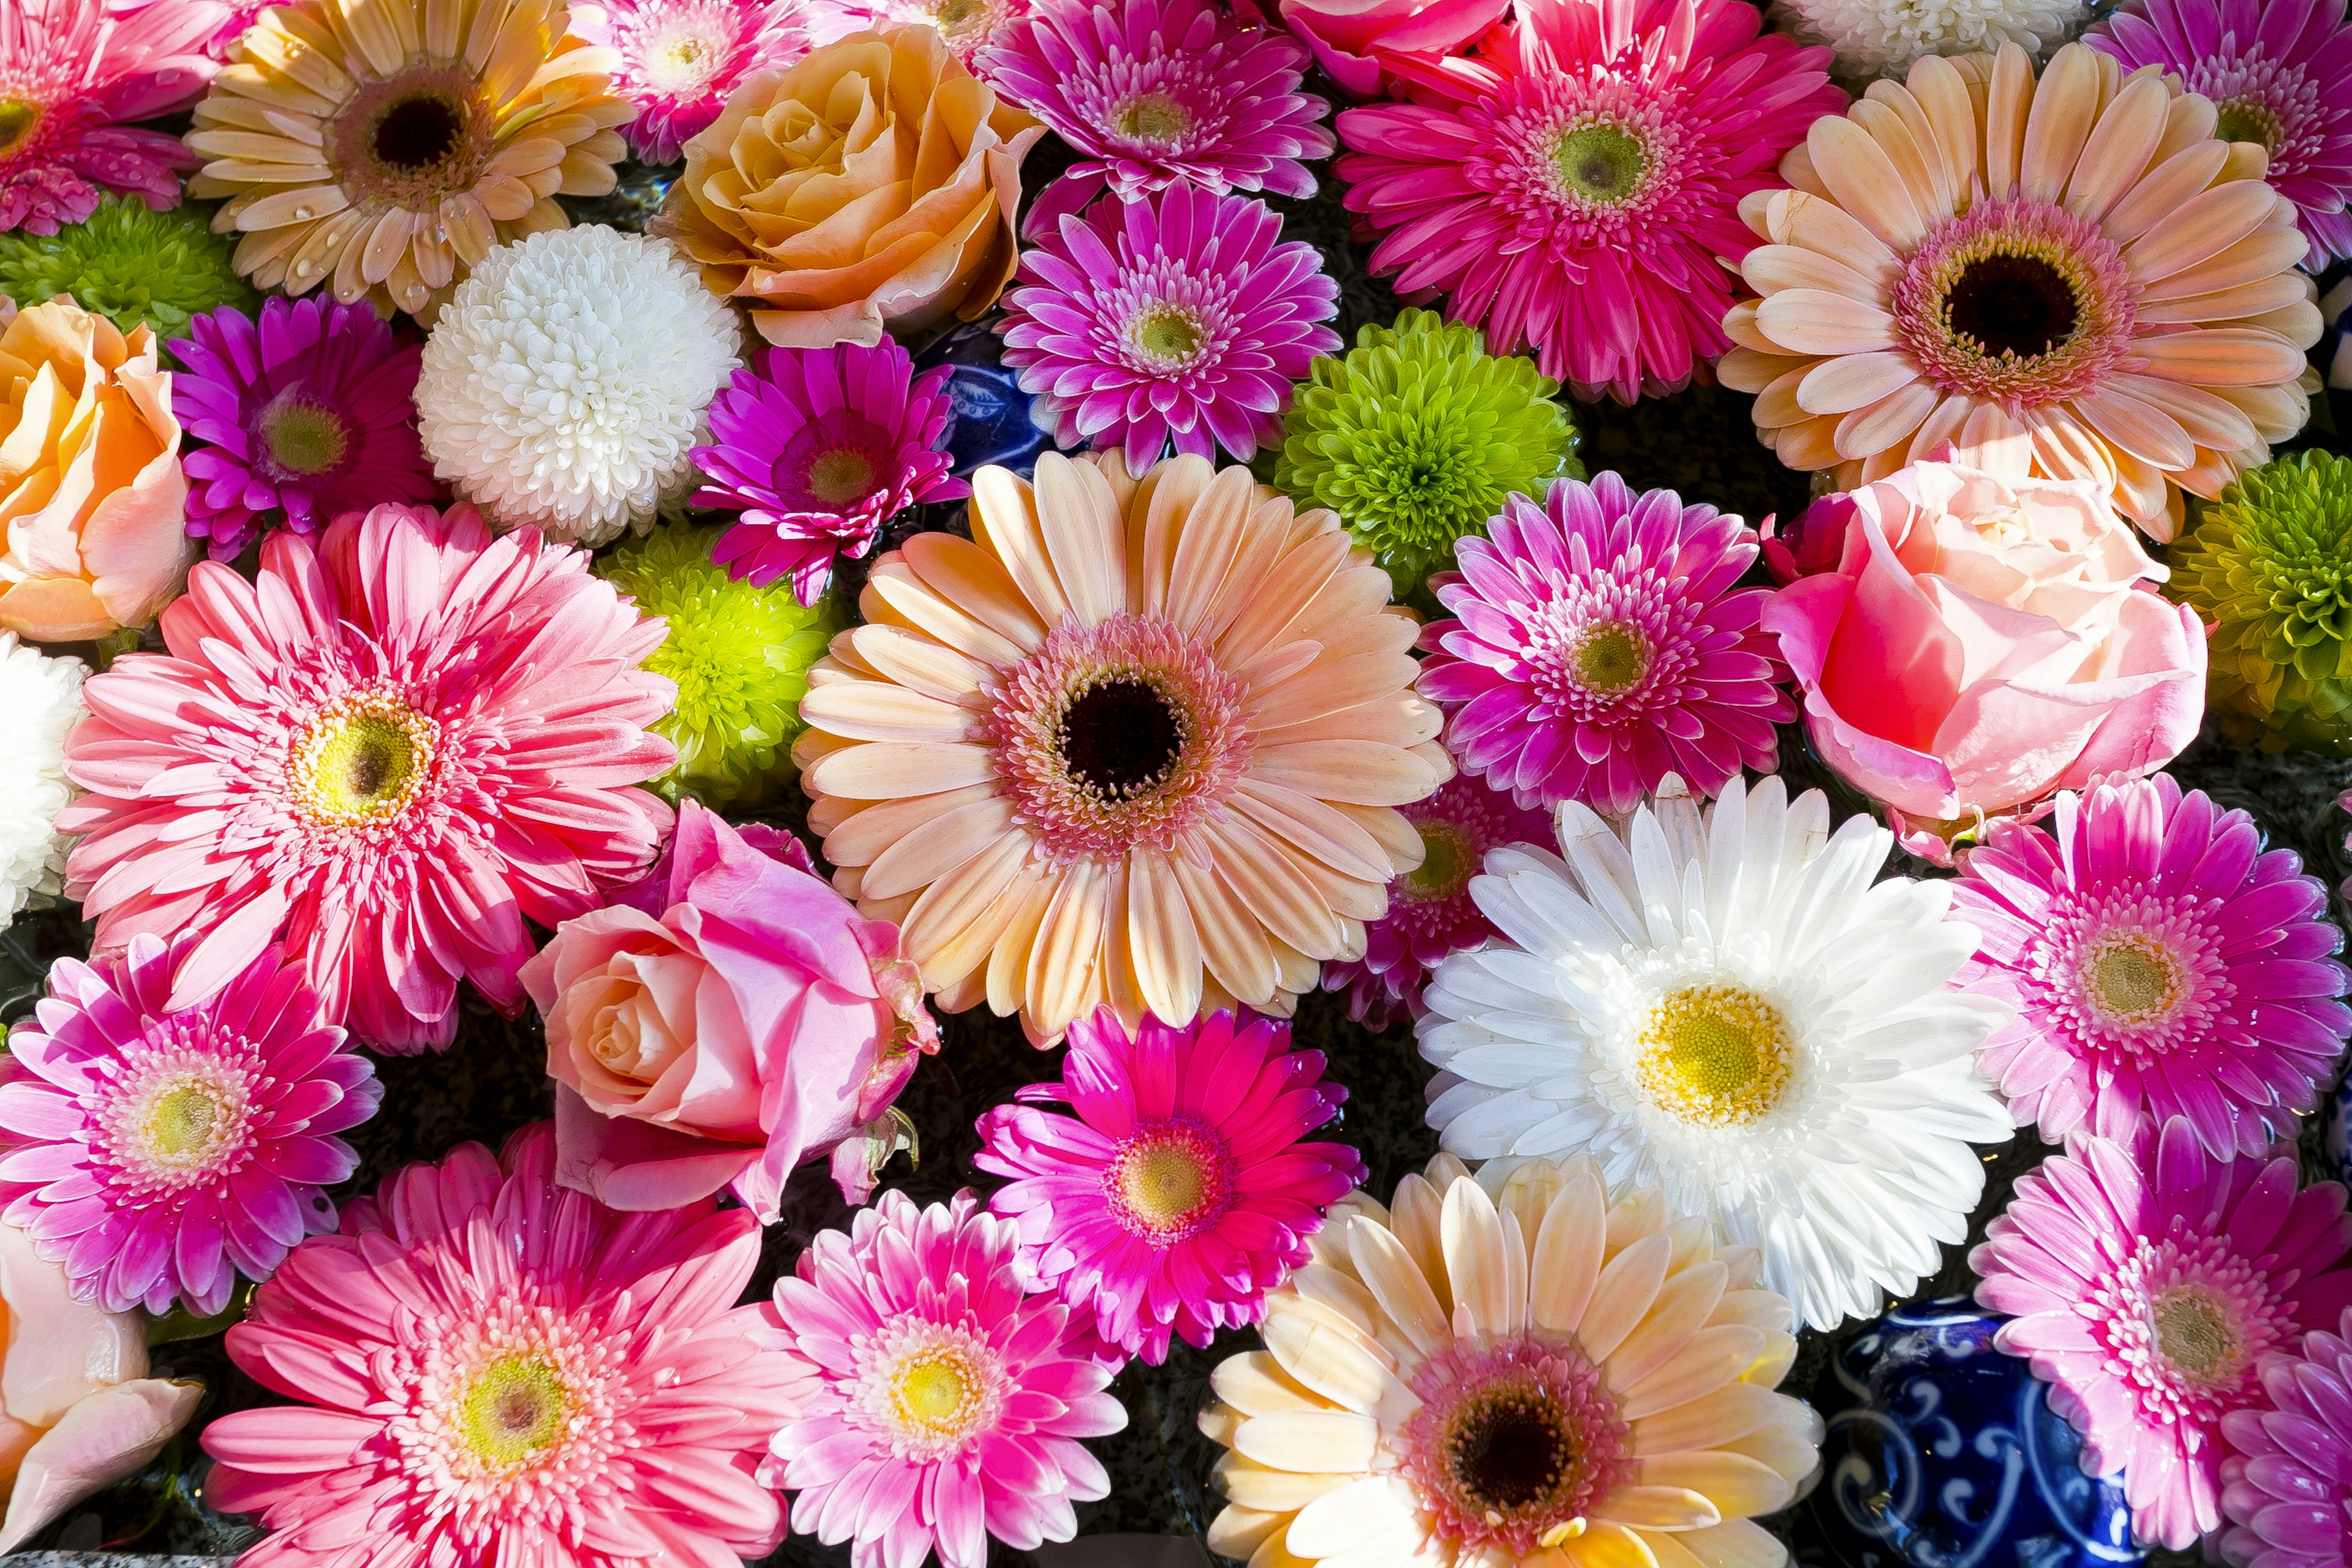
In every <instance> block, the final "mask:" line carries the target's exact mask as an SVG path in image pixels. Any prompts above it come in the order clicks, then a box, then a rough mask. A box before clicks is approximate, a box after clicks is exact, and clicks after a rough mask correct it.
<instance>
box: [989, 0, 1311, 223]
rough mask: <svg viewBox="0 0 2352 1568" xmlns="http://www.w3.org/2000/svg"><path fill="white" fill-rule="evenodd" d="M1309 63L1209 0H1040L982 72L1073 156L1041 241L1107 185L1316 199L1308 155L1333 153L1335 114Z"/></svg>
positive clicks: (1035, 218)
mask: <svg viewBox="0 0 2352 1568" xmlns="http://www.w3.org/2000/svg"><path fill="white" fill-rule="evenodd" d="M1309 64H1310V61H1309V59H1308V58H1307V50H1306V48H1305V47H1302V46H1301V45H1300V44H1299V43H1298V41H1297V39H1295V38H1292V37H1288V36H1287V35H1286V34H1283V33H1275V32H1268V31H1266V30H1265V29H1264V28H1261V27H1255V26H1249V25H1248V24H1247V23H1246V22H1244V20H1242V19H1241V18H1240V17H1238V16H1233V15H1230V14H1228V13H1227V12H1226V11H1225V10H1224V9H1223V7H1222V6H1220V5H1215V4H1214V3H1213V0H1118V4H1116V5H1112V4H1106V3H1101V0H1037V3H1036V4H1035V5H1034V6H1033V8H1032V9H1031V11H1030V13H1029V15H1027V16H1023V17H1021V18H1019V19H1018V20H1015V21H1013V22H1010V23H1008V24H1006V25H1005V26H1003V29H1002V30H1001V31H1000V32H999V33H998V34H997V37H996V41H995V42H994V43H992V45H990V46H989V47H987V48H985V49H982V51H980V55H979V65H978V68H979V70H980V72H981V74H982V76H984V77H986V78H988V79H990V80H991V81H993V82H994V83H995V84H996V86H997V89H998V90H999V91H1001V92H1003V94H1004V96H1005V97H1007V98H1009V99H1011V100H1013V102H1015V103H1017V104H1019V105H1021V107H1022V108H1024V109H1025V110H1028V111H1029V112H1030V113H1032V114H1034V115H1035V116H1036V117H1037V118H1038V119H1040V120H1042V121H1045V123H1046V124H1047V125H1049V126H1051V127H1053V129H1054V132H1055V134H1057V135H1058V136H1060V137H1061V138H1062V140H1063V141H1065V142H1068V143H1069V144H1070V145H1071V146H1072V147H1073V148H1075V149H1076V151H1077V153H1078V159H1079V161H1078V162H1077V163H1073V164H1072V165H1071V166H1070V169H1069V172H1068V173H1066V174H1064V175H1063V176H1062V177H1061V178H1060V179H1059V180H1057V181H1055V183H1054V184H1053V185H1052V186H1050V187H1049V188H1048V189H1047V190H1046V191H1045V194H1044V195H1042V196H1040V197H1039V198H1038V201H1037V204H1036V205H1035V206H1034V207H1033V208H1031V209H1030V214H1029V223H1028V233H1029V234H1031V235H1032V236H1035V235H1040V234H1047V233H1051V232H1052V231H1053V229H1054V228H1055V226H1056V225H1057V223H1058V222H1059V220H1060V219H1061V217H1062V216H1064V215H1065V214H1067V213H1075V212H1080V211H1083V210H1084V209H1085V208H1086V206H1087V204H1088V203H1089V202H1091V201H1092V200H1093V199H1094V197H1095V194H1096V193H1097V192H1098V191H1100V190H1102V189H1104V188H1105V187H1106V186H1108V188H1109V190H1110V193H1111V194H1112V195H1115V196H1117V197H1118V199H1119V200H1121V201H1123V202H1132V201H1137V200H1139V199H1140V198H1142V197H1143V196H1146V195H1151V194H1153V193H1155V192H1159V191H1164V190H1166V189H1167V188H1168V187H1169V186H1171V185H1173V184H1192V185H1198V186H1200V187H1201V188H1202V190H1205V191H1209V192H1211V193H1213V194H1214V195H1224V194H1225V193H1226V192H1228V191H1271V192H1273V193H1274V194H1275V195H1284V196H1300V197H1305V196H1311V195H1314V194H1315V176H1314V175H1313V174H1309V173H1308V172H1307V167H1306V163H1305V162H1303V161H1304V160H1311V159H1316V158H1324V157H1328V156H1329V155H1330V153H1331V145H1332V143H1331V132H1329V131H1328V130H1327V129H1326V128H1325V127H1324V126H1322V125H1321V124H1319V123H1318V121H1321V120H1322V119H1323V117H1324V116H1326V115H1328V113H1330V112H1331V110H1330V106H1329V105H1328V104H1327V103H1325V102H1324V101H1323V100H1321V99H1319V98H1317V97H1316V96H1315V95H1314V94H1312V93H1307V92H1301V91H1299V90H1298V84H1299V81H1300V79H1302V78H1303V77H1304V76H1305V74H1306V71H1307V67H1308V65H1309Z"/></svg>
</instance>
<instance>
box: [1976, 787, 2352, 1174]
mask: <svg viewBox="0 0 2352 1568" xmlns="http://www.w3.org/2000/svg"><path fill="white" fill-rule="evenodd" d="M1952 904H1953V908H1954V910H1956V911H1957V912H1958V914H1959V915H1960V917H1961V918H1962V919H1964V920H1966V921H1968V922H1969V924H1970V925H1972V926H1974V927H1976V928H1977V930H1978V931H1980V932H1982V933H1983V936H1984V943H1983V945H1982V946H1981V947H1979V949H1978V950H1977V955H1976V956H1975V957H1974V958H1972V959H1970V960H1969V964H1968V966H1967V967H1966V968H1964V969H1962V970H1961V971H1960V973H1958V975H1957V976H1955V977H1954V984H1958V985H1959V986H1961V987H1962V988H1963V989H1965V990H1969V991H1974V992H1976V993H1978V994H1982V995H1988V996H1995V997H1999V998H2000V1000H2001V1001H2003V1002H2006V1003H2008V1004H2009V1005H2011V1007H2013V1008H2015V1009H2016V1012H2015V1015H2014V1016H2012V1017H2011V1019H2010V1021H2009V1022H2008V1023H2006V1024H2004V1025H2002V1026H2000V1029H1998V1030H1996V1031H1995V1032H1994V1034H1993V1036H1992V1037H1991V1038H1990V1039H1989V1040H1987V1041H1986V1042H1985V1044H1984V1047H1983V1048H1982V1049H1981V1050H1980V1051H1979V1053H1978V1057H1977V1062H1978V1065H1979V1067H1980V1068H1982V1069H1983V1071H1984V1074H1985V1076H1986V1077H1987V1078H1989V1079H1992V1080H1993V1082H1994V1083H1995V1084H1996V1085H1997V1086H1998V1087H1999V1088H2000V1091H2001V1094H2002V1097H2003V1098H2005V1099H2006V1100H2008V1101H2009V1106H2010V1110H2011V1111H2013V1112H2015V1113H2016V1116H2017V1122H2018V1125H2019V1126H2021V1127H2031V1126H2034V1125H2036V1124H2037V1123H2038V1124H2039V1125H2040V1127H2041V1130H2042V1137H2043V1138H2044V1139H2046V1140H2048V1141H2049V1142H2053V1143H2055V1142H2060V1141H2061V1140H2063V1138H2064V1137H2065V1136H2066V1134H2068V1133H2069V1132H2072V1131H2075V1130H2076V1129H2077V1128H2087V1129H2088V1130H2089V1131H2093V1132H2095V1133H2097V1134H2099V1135H2100V1136H2101V1137H2103V1138H2115V1139H2128V1138H2130V1137H2131V1136H2132V1134H2133V1132H2134V1131H2136V1130H2137V1128H2138V1127H2139V1125H2140V1124H2141V1123H2142V1122H2143V1121H2153V1122H2158V1123H2161V1122H2164V1121H2168V1120H2170V1119H2171V1118H2172V1117H2175V1116H2185V1117H2187V1118H2188V1119H2189V1124H2190V1125H2191V1126H2192V1127H2194V1128H2195V1129H2196V1130H2197V1135H2198V1137H2199V1138H2200V1139H2201V1140H2202V1141H2203V1142H2204V1144H2205V1148H2206V1152H2208V1153H2210V1154H2211V1155H2212V1156H2213V1157H2214V1158H2216V1159H2227V1158H2228V1157H2229V1156H2230V1155H2231V1154H2233V1153H2242V1154H2247V1155H2257V1154H2261V1153H2263V1152H2265V1151H2266V1150H2267V1149H2268V1148H2269V1147H2270V1144H2271V1141H2272V1140H2273V1138H2276V1137H2280V1136H2283V1135H2291V1134H2292V1131H2293V1128H2294V1119H2295V1117H2297V1116H2298V1115H2301V1114H2302V1113H2304V1112H2305V1111H2308V1110H2311V1109H2312V1108H2313V1107H2314V1106H2315V1105H2316V1104H2317V1103H2318V1099H2319V1090H2320V1089H2321V1086H2323V1085H2324V1084H2326V1082H2327V1081H2328V1080H2329V1079H2331V1078H2332V1077H2333V1076H2334V1074H2335V1070H2336V1058H2338V1057H2340V1056H2341V1055H2342V1054H2343V1050H2344V1037H2345V1036H2346V1035H2347V1033H2352V1008H2347V1006H2346V1005H2344V1004H2343V1003H2341V1002H2339V1001H2336V998H2337V997H2339V996H2341V995H2343V994H2344V993H2345V992H2346V991H2347V989H2352V970H2347V969H2346V968H2345V966H2344V965H2343V964H2341V963H2337V962H2336V959H2335V958H2334V957H2332V956H2331V955H2332V954H2334V953H2335V952H2336V951H2337V950H2338V949H2339V948H2341V947H2342V946H2343V944H2344V938H2343V934H2342V933H2341V932H2339V931H2337V930H2336V927H2335V926H2334V925H2333V924H2331V923H2329V921H2328V919H2327V889H2326V884H2324V883H2322V882H2321V881H2320V879H2318V878H2316V877H2307V876H2305V875H2303V874H2302V862H2301V861H2300V860H2298V859H2297V858H2295V855H2294V851H2292V850H2288V849H2273V850H2272V851H2270V852H2269V853H2268V854H2263V853H2262V834H2261V832H2260V831H2259V830H2258V829H2257V828H2256V827H2255V826H2254V824H2253V819H2252V818H2251V817H2249V816H2247V815H2246V814H2245V813H2244V812H2242V811H2223V810H2221V808H2220V807H2218V806H2216V805H2214V804H2213V803H2212V802H2211V801H2210V800H2209V799H2207V798H2206V796H2205V795H2204V793H2203V792H2202V791H2197V792H2193V793H2191V794H2189V795H2185V796H2184V795H2182V794H2181V793H2180V785H2179V784H2177V783H2176V782H2174V780H2173V779H2172V777H2171V775H2170V774H2168V773H2159V774H2158V775H2157V776H2156V777H2155V778H2153V779H2138V780H2135V781H2133V782H2131V783H2129V784H2119V785H2102V786H2100V787H2099V788H2097V789H2095V790H2093V791H2092V792H2091V793H2090V794H2089V795H2087V796H2081V795H2074V793H2072V792H2067V793H2064V794H2062V795H2059V796H2058V799H2057V805H2056V810H2055V812H2054V814H2053V816H2052V818H2051V820H2050V821H2049V823H2048V824H2047V825H2045V826H2022V825H2021V824H2019V823H2017V822H2000V823H1997V824H1995V825H1994V826H1993V827H1992V829H1991V830H1990V834H1989V835H1988V837H1987V838H1986V841H1985V843H1984V845H1983V846H1982V847H1979V848H1978V849H1976V850H1974V851H1972V852H1971V853H1970V854H1969V857H1968V858H1967V862H1966V865H1965V868H1964V869H1963V872H1962V875H1961V877H1960V879H1959V882H1958V885H1957V886H1956V887H1955V889H1953V896H1952Z"/></svg>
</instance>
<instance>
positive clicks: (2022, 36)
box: [1775, 0, 2090, 76]
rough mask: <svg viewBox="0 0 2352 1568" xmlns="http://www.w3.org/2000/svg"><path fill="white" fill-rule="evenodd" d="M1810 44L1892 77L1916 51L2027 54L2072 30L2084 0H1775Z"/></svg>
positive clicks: (1846, 63) (2082, 14) (1845, 62)
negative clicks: (2011, 50)
mask: <svg viewBox="0 0 2352 1568" xmlns="http://www.w3.org/2000/svg"><path fill="white" fill-rule="evenodd" d="M1775 9H1776V10H1778V11H1779V12H1780V14H1781V15H1782V16H1785V17H1786V18H1787V19H1788V21H1789V22H1790V23H1791V24H1793V25H1792V26H1791V27H1790V31H1792V32H1794V33H1795V34H1796V35H1797V36H1798V37H1801V38H1802V39H1803V40H1804V41H1805V42H1807V43H1809V44H1827V45H1828V46H1829V47H1830V48H1831V49H1832V51H1833V52H1834V53H1835V54H1836V55H1837V59H1838V66H1839V68H1840V69H1842V70H1843V71H1844V72H1846V73H1847V74H1848V75H1850V76H1893V75H1896V74H1899V73H1900V72H1902V71H1903V70H1905V69H1906V68H1908V67H1909V66H1910V64H1911V62H1912V61H1913V60H1916V59H1917V58H1919V57H1920V56H1922V55H1966V54H1974V53H1976V52H1978V51H1979V50H1998V49H1999V48H2000V47H2001V45H2003V44H2015V45H2017V46H2018V47H2020V48H2023V49H2026V50H2029V51H2032V52H2033V53H2037V54H2038V53H2041V52H2043V51H2045V50H2048V49H2052V48H2054V47H2057V46H2058V45H2060V44H2062V43H2064V42H2065V41H2066V40H2067V39H2069V38H2071V37H2074V34H2075V31H2076V30H2077V29H2078V28H2080V27H2081V26H2083V24H2084V21H2085V20H2086V19H2087V18H2088V17H2089V16H2090V7H2089V6H2088V5H2085V4H2084V0H1780V4H1779V5H1777V6H1776V7H1775Z"/></svg>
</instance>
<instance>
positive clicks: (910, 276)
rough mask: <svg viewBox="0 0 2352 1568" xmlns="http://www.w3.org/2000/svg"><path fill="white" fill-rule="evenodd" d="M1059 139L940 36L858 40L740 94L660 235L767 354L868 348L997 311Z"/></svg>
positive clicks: (756, 80) (864, 36)
mask: <svg viewBox="0 0 2352 1568" xmlns="http://www.w3.org/2000/svg"><path fill="white" fill-rule="evenodd" d="M1044 134H1045V127H1043V126H1042V125H1040V124H1038V123H1037V122H1036V121H1034V120H1032V119H1031V118H1030V117H1029V116H1028V115H1026V114H1024V113H1023V112H1022V111H1021V110H1018V109H1015V108H1013V106H1012V105H1011V104H1009V103H1003V102H1000V101H999V100H998V99H997V96H996V93H995V90H994V89H992V88H990V87H989V86H988V85H987V84H985V83H983V82H982V81H981V80H980V79H978V78H976V77H974V76H973V75H972V74H971V71H970V70H968V69H966V68H964V64H963V62H962V61H961V60H959V59H958V58H956V57H955V55H954V53H953V52H952V51H951V50H950V49H949V47H948V46H947V43H946V41H945V40H944V39H942V38H941V37H940V35H939V33H938V31H937V30H936V29H934V28H931V27H926V26H908V27H895V28H891V29H889V30H888V31H887V32H870V33H853V34H851V35H850V36H849V37H845V38H843V39H842V40H840V41H839V42H838V43H833V44H827V45H826V46H824V47H823V48H820V49H818V50H816V51H815V52H814V53H813V54H811V55H808V56H807V57H805V58H803V59H802V60H801V61H800V62H799V63H798V64H796V65H793V66H792V67H791V68H788V69H785V70H781V71H762V72H761V73H759V74H757V75H755V76H752V77H751V78H749V79H746V80H745V81H744V83H743V85H742V86H740V87H739V88H737V89H735V93H734V96H732V97H731V98H730V99H729V100H727V107H726V108H725V109H724V110H721V111H720V113H719V119H718V121H717V122H716V123H714V124H713V125H711V126H710V127H709V129H708V130H706V131H704V132H702V133H701V134H700V135H698V136H696V137H695V138H694V139H693V140H692V141H690V142H688V143H687V144H686V173H685V174H682V175H680V176H679V177H678V180H677V184H675V185H673V186H671V187H670V193H669V200H668V201H667V204H666V205H664V206H663V208H662V212H661V216H659V217H658V218H656V220H655V222H654V224H653V226H652V232H653V233H655V234H659V235H667V236H668V237H670V238H672V239H674V240H676V241H677V245H678V247H679V248H680V249H682V250H684V251H685V252H686V253H687V255H688V256H690V257H692V258H694V259H695V260H696V261H697V262H698V263H700V264H701V267H702V280H703V281H704V282H705V283H707V284H709V286H710V290H711V292H712V293H714V294H719V295H729V296H734V297H737V298H740V299H741V300H744V301H746V302H747V304H748V305H749V307H750V309H751V323H752V325H754V326H756V327H758V328H759V329H760V333H761V336H762V337H764V338H766V339H767V340H768V341H769V342H772V343H777V344H781V345H782V346H785V347H788V348H803V349H821V348H830V347H831V346H833V345H834V344H835V343H842V342H852V343H861V344H864V345H866V346H867V347H871V346H873V345H874V344H877V343H879V342H881V341H882V333H883V330H884V329H885V328H886V327H887V328H889V329H892V330H894V331H921V330H922V329H924V328H926V327H929V326H932V325H935V324H937V323H938V322H940V321H945V320H946V319H947V318H948V317H949V316H950V315H953V316H957V317H960V318H961V319H962V320H964V321H971V319H972V318H974V317H976V316H978V315H979V314H980V313H981V312H982V311H983V310H987V309H988V307H989V306H990V305H992V304H993V303H995V300H996V296H997V294H998V293H999V292H1000V291H1002V290H1003V288H1004V284H1005V280H1006V279H1009V278H1011V277H1012V276H1013V264H1014V262H1015V260H1016V259H1017V258H1016V256H1015V254H1014V250H1013V220H1014V218H1015V217H1016V216H1018V215H1019V212H1020V206H1021V160H1022V158H1023V157H1024V156H1025V155H1026V154H1027V153H1028V151H1029V148H1030V146H1031V145H1032V144H1033V143H1034V142H1036V140H1037V138H1038V137H1040V136H1042V135H1044Z"/></svg>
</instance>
